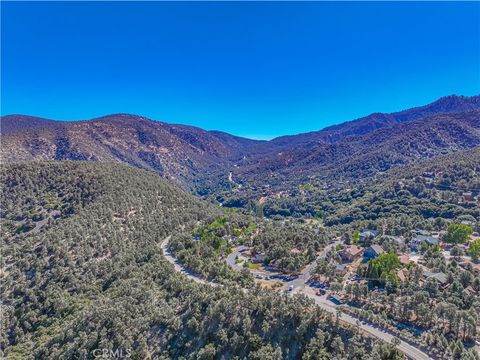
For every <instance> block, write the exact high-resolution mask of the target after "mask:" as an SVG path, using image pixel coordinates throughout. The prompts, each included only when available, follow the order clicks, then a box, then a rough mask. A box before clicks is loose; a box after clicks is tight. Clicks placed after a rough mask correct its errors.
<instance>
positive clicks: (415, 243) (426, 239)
mask: <svg viewBox="0 0 480 360" xmlns="http://www.w3.org/2000/svg"><path fill="white" fill-rule="evenodd" d="M423 243H425V244H427V245H428V246H433V245H438V244H439V239H438V238H437V237H433V236H429V235H428V236H427V235H417V236H416V237H415V238H413V239H412V241H410V248H411V249H412V251H417V250H418V248H419V247H420V246H421V245H422V244H423Z"/></svg>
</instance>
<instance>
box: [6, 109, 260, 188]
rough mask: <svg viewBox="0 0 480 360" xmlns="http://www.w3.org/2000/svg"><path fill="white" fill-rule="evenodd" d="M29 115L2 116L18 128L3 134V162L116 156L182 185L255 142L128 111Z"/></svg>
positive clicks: (189, 182)
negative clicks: (48, 117)
mask: <svg viewBox="0 0 480 360" xmlns="http://www.w3.org/2000/svg"><path fill="white" fill-rule="evenodd" d="M30 120H31V119H30V118H29V117H22V116H11V117H3V118H2V124H3V123H4V122H5V123H6V128H7V129H12V128H14V127H15V126H14V125H12V124H16V125H17V126H16V127H17V131H15V132H13V131H10V132H7V134H6V135H5V136H2V159H3V160H4V161H7V162H16V161H25V160H90V161H120V162H123V163H127V164H129V165H133V166H135V167H139V168H144V169H149V170H152V171H155V172H157V173H159V174H160V175H162V176H163V177H165V178H168V179H172V180H175V181H176V182H179V183H181V184H183V185H193V184H194V183H195V181H197V180H202V179H204V178H205V176H204V175H205V174H208V173H211V172H213V171H214V170H215V169H219V168H222V167H223V166H225V165H226V164H227V163H228V162H229V160H230V159H232V158H237V157H238V156H240V155H241V154H242V153H243V152H244V151H245V150H246V148H248V147H249V146H251V145H252V144H254V143H257V141H255V140H249V139H244V138H240V137H237V136H233V135H229V134H226V133H222V132H218V131H215V132H209V131H205V130H202V129H199V128H195V127H192V126H185V125H172V124H166V123H162V122H158V121H153V120H150V119H147V118H144V117H140V116H134V115H128V114H116V115H109V116H105V117H102V118H97V119H93V120H90V121H79V122H47V123H45V124H47V125H48V126H42V127H37V125H36V124H37V121H36V120H35V121H34V122H30ZM29 124H31V126H28V125H29ZM2 127H3V125H2ZM22 127H23V129H21V130H20V128H22Z"/></svg>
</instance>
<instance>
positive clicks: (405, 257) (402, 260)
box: [398, 254, 410, 266]
mask: <svg viewBox="0 0 480 360" xmlns="http://www.w3.org/2000/svg"><path fill="white" fill-rule="evenodd" d="M398 259H399V260H400V264H402V265H404V266H405V265H407V264H409V263H410V256H408V255H407V254H403V255H401V256H400V257H399V258H398Z"/></svg>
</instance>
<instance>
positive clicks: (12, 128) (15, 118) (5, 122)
mask: <svg viewBox="0 0 480 360" xmlns="http://www.w3.org/2000/svg"><path fill="white" fill-rule="evenodd" d="M57 124H58V122H57V121H55V120H49V119H44V118H39V117H35V116H27V115H6V116H2V118H1V121H0V133H1V134H2V136H5V135H9V134H12V133H15V132H17V131H22V130H24V129H31V128H37V127H42V126H49V125H51V126H54V125H57Z"/></svg>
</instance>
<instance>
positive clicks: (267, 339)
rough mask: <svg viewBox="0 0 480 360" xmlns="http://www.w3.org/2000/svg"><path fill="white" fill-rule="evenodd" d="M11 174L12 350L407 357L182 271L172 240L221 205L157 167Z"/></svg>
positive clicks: (7, 329)
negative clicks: (168, 243)
mask: <svg viewBox="0 0 480 360" xmlns="http://www.w3.org/2000/svg"><path fill="white" fill-rule="evenodd" d="M3 170H4V171H3V172H2V175H1V184H2V192H1V200H2V204H5V206H4V207H3V208H2V214H1V216H2V217H1V221H2V229H3V232H4V234H3V235H4V241H3V246H2V252H3V254H2V255H3V262H2V269H1V277H0V279H1V285H2V314H3V316H2V329H4V331H2V334H1V352H2V357H4V356H5V357H6V358H8V359H34V358H35V359H67V358H68V359H92V358H94V357H95V356H98V354H97V353H95V352H94V350H95V349H115V351H120V350H121V351H123V355H124V356H125V355H126V354H128V355H129V357H130V358H133V359H144V358H160V359H167V358H182V357H183V358H188V359H213V358H231V357H233V356H234V355H235V356H237V357H239V358H244V357H248V358H251V359H279V358H286V359H298V358H303V359H318V358H325V359H330V358H331V359H333V358H352V359H399V358H401V356H400V355H399V353H398V351H396V350H394V349H393V348H392V347H391V346H389V345H387V344H383V345H380V344H378V343H376V342H375V341H373V340H372V339H369V338H366V337H364V336H363V335H362V334H361V333H360V332H358V331H356V330H355V329H353V328H345V327H343V326H342V325H340V324H338V323H337V322H335V320H334V319H333V318H332V316H330V315H327V314H326V313H325V312H323V311H321V310H320V309H318V308H317V309H314V308H312V304H311V303H310V302H309V301H307V299H306V298H304V297H296V298H290V297H288V296H281V295H279V294H275V293H273V292H271V291H266V290H261V289H260V288H257V287H254V288H251V290H250V291H249V292H248V293H246V292H244V291H241V290H240V289H238V288H237V287H234V286H227V287H217V288H211V287H208V288H206V285H200V284H196V283H194V282H191V281H189V280H187V279H186V278H185V277H184V276H183V275H181V274H179V273H176V272H175V271H174V270H173V266H172V265H171V264H169V263H168V262H167V261H166V260H165V258H164V256H163V255H162V252H161V250H160V247H159V246H160V243H161V242H162V240H163V239H164V238H166V237H167V236H168V235H171V234H176V233H177V232H179V231H183V230H182V229H184V230H187V231H188V230H190V229H192V228H193V227H194V226H196V225H197V224H198V222H199V221H200V222H201V221H206V222H207V223H208V222H209V221H210V220H209V219H212V218H215V217H217V216H218V215H220V214H222V211H221V210H220V209H218V208H217V207H212V206H211V205H208V204H207V203H206V202H202V201H201V200H199V199H197V198H195V197H193V196H191V195H189V194H187V193H186V192H184V191H183V190H180V189H178V188H176V187H174V186H172V185H171V184H168V183H167V182H165V181H164V180H162V179H161V178H160V177H158V176H156V175H155V174H153V173H149V172H146V171H143V170H136V169H133V168H131V167H127V166H124V165H120V164H106V163H86V162H43V163H29V164H19V165H10V166H7V167H5V168H4V169H3ZM44 219H48V221H47V222H42V221H43V220H44ZM39 222H41V226H40V227H36V226H35V227H31V226H27V227H26V226H24V225H25V224H26V223H35V224H37V223H39ZM244 276H249V275H248V274H244Z"/></svg>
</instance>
